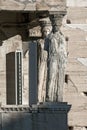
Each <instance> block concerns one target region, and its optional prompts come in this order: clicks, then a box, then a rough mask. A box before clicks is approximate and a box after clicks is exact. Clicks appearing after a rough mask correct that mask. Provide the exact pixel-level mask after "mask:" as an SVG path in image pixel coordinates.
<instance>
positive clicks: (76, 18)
mask: <svg viewBox="0 0 87 130" xmlns="http://www.w3.org/2000/svg"><path fill="white" fill-rule="evenodd" d="M86 14H87V8H85V7H78V8H77V7H70V8H68V9H67V20H70V22H71V23H72V24H87V15H86Z"/></svg>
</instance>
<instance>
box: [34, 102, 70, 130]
mask: <svg viewBox="0 0 87 130" xmlns="http://www.w3.org/2000/svg"><path fill="white" fill-rule="evenodd" d="M70 107H71V106H70V105H68V104H67V103H62V102H58V103H51V102H50V103H47V102H46V103H44V104H39V105H33V106H32V127H33V128H32V129H33V130H67V129H68V126H67V114H68V111H69V110H70Z"/></svg>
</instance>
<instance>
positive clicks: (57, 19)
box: [49, 13, 64, 33]
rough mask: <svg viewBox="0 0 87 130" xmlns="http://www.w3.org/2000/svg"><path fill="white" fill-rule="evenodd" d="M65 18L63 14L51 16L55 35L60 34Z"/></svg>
mask: <svg viewBox="0 0 87 130" xmlns="http://www.w3.org/2000/svg"><path fill="white" fill-rule="evenodd" d="M63 17H64V15H62V14H57V13H56V14H50V16H49V18H50V21H51V23H52V27H53V30H52V31H53V33H55V32H58V31H59V30H60V27H61V25H62V19H63Z"/></svg>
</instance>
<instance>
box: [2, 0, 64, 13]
mask: <svg viewBox="0 0 87 130" xmlns="http://www.w3.org/2000/svg"><path fill="white" fill-rule="evenodd" d="M0 10H10V11H22V10H24V11H41V10H48V11H65V10H66V0H5V1H4V0H0Z"/></svg>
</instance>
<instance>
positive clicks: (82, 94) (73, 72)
mask: <svg viewBox="0 0 87 130" xmlns="http://www.w3.org/2000/svg"><path fill="white" fill-rule="evenodd" d="M67 7H68V9H67V16H66V17H65V19H66V25H65V23H64V25H63V32H64V35H65V37H66V39H67V53H68V62H67V67H66V74H67V83H66V84H65V87H64V101H67V102H69V103H70V104H72V108H71V110H70V112H69V120H68V123H69V126H71V127H70V129H74V130H78V129H81V130H82V129H86V126H87V87H86V86H87V16H86V12H87V8H86V7H87V1H85V0H73V1H71V0H67Z"/></svg>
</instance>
